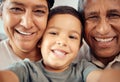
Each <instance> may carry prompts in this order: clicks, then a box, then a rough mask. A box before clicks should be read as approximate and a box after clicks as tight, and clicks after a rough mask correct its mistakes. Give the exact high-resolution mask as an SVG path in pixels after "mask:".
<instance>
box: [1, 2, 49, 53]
mask: <svg viewBox="0 0 120 82" xmlns="http://www.w3.org/2000/svg"><path fill="white" fill-rule="evenodd" d="M2 5H3V9H2V20H3V22H4V29H5V32H6V34H7V35H8V38H9V42H10V46H11V47H12V48H13V50H14V52H16V53H17V54H18V53H19V52H28V53H29V52H32V51H33V50H35V49H36V45H37V42H38V41H39V39H40V38H41V36H42V34H43V32H44V30H45V28H46V24H47V17H48V13H49V12H48V5H47V2H46V0H6V1H4V2H3V4H2Z"/></svg>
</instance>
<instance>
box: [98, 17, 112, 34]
mask: <svg viewBox="0 0 120 82" xmlns="http://www.w3.org/2000/svg"><path fill="white" fill-rule="evenodd" d="M110 30H111V25H110V24H109V22H108V21H107V19H101V20H100V21H99V24H98V26H97V27H96V31H97V32H98V33H99V34H101V35H106V34H108V33H109V32H110Z"/></svg>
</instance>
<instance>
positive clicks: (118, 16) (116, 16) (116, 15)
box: [108, 13, 120, 19]
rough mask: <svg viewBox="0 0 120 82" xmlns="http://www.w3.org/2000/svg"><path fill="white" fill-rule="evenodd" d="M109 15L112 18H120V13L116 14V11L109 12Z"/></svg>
mask: <svg viewBox="0 0 120 82" xmlns="http://www.w3.org/2000/svg"><path fill="white" fill-rule="evenodd" d="M108 17H109V18H110V19H117V18H120V14H116V13H115V14H114V13H112V14H109V15H108Z"/></svg>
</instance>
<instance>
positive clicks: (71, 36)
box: [69, 35, 77, 39]
mask: <svg viewBox="0 0 120 82" xmlns="http://www.w3.org/2000/svg"><path fill="white" fill-rule="evenodd" d="M69 38H70V39H77V37H76V36H73V35H70V36H69Z"/></svg>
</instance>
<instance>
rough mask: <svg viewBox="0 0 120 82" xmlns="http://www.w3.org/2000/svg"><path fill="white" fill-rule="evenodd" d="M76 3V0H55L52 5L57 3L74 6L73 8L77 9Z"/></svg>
mask: <svg viewBox="0 0 120 82" xmlns="http://www.w3.org/2000/svg"><path fill="white" fill-rule="evenodd" d="M77 4H78V0H55V4H54V7H55V6H58V5H68V6H72V7H74V8H75V9H78V8H77Z"/></svg>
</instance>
